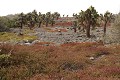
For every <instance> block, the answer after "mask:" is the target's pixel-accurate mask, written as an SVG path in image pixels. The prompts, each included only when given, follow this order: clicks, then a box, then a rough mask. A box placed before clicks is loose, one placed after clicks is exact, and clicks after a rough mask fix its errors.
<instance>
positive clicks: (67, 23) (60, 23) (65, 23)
mask: <svg viewBox="0 0 120 80" xmlns="http://www.w3.org/2000/svg"><path fill="white" fill-rule="evenodd" d="M54 26H63V27H69V26H72V22H57V23H56V24H55V25H54Z"/></svg>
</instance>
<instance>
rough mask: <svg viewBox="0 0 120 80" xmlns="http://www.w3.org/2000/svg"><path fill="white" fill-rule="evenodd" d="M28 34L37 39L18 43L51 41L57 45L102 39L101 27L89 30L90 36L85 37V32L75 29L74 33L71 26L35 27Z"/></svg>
mask: <svg viewBox="0 0 120 80" xmlns="http://www.w3.org/2000/svg"><path fill="white" fill-rule="evenodd" d="M48 30H49V31H48ZM60 30H64V31H60ZM13 32H15V33H17V34H18V33H20V30H19V29H14V30H13ZM28 35H30V36H37V37H38V39H37V40H34V41H27V40H26V41H21V42H18V43H19V44H27V45H31V44H34V43H37V42H51V43H55V44H58V45H59V44H63V43H71V42H97V41H100V40H103V28H102V27H96V28H95V29H94V30H91V38H87V37H86V33H85V32H83V31H79V30H77V32H76V33H75V32H74V30H73V29H72V27H48V28H35V29H33V32H29V33H28Z"/></svg>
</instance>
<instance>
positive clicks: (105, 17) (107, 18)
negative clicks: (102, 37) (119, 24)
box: [101, 11, 113, 34]
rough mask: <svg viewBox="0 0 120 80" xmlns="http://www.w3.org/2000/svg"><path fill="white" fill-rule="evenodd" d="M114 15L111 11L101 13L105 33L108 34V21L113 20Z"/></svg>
mask: <svg viewBox="0 0 120 80" xmlns="http://www.w3.org/2000/svg"><path fill="white" fill-rule="evenodd" d="M112 16H113V15H112V13H110V12H109V11H106V12H105V13H104V15H101V18H102V20H103V21H104V34H106V26H107V24H108V22H110V21H111V20H112Z"/></svg>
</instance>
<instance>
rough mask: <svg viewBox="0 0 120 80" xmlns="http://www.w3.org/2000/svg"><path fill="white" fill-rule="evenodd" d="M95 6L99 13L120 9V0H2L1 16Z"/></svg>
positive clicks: (64, 10)
mask: <svg viewBox="0 0 120 80" xmlns="http://www.w3.org/2000/svg"><path fill="white" fill-rule="evenodd" d="M91 5H92V6H94V7H95V8H96V10H97V11H98V12H99V13H104V12H105V11H107V10H108V11H110V12H112V13H118V12H119V11H120V0H1V1H0V16H4V15H8V14H15V13H20V12H24V13H27V12H31V11H33V10H34V9H36V10H37V11H39V12H42V13H46V12H49V11H51V12H59V13H60V14H61V15H63V14H65V15H67V14H68V15H72V14H73V13H78V12H80V10H81V9H82V10H86V9H87V8H88V7H89V6H91Z"/></svg>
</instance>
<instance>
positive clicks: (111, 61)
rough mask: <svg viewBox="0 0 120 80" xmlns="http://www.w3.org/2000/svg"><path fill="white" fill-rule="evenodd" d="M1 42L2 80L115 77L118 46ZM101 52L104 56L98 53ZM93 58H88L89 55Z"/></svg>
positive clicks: (119, 59)
mask: <svg viewBox="0 0 120 80" xmlns="http://www.w3.org/2000/svg"><path fill="white" fill-rule="evenodd" d="M44 43H45V44H46V43H47V42H42V43H38V44H35V45H32V46H26V45H14V46H13V45H9V44H6V45H1V46H0V49H1V52H0V54H1V55H2V54H9V51H10V50H11V49H12V48H14V49H13V50H12V52H11V55H10V57H8V58H7V59H6V58H5V57H4V58H1V57H0V61H1V62H0V66H1V68H0V78H1V79H6V80H119V79H120V45H117V46H116V45H110V46H108V47H106V46H104V44H102V43H96V42H93V43H91V42H86V43H67V44H62V45H60V46H55V45H52V46H41V45H39V44H42V45H43V44H44ZM101 55H104V56H101ZM92 56H93V57H96V56H97V57H96V59H95V60H91V59H90V57H92Z"/></svg>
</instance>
